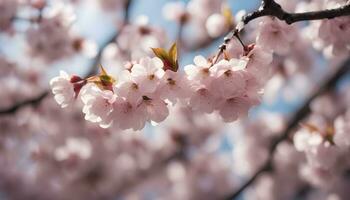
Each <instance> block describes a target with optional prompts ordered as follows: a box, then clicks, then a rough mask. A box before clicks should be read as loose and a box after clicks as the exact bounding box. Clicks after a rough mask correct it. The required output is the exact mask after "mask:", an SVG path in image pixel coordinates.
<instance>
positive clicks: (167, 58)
mask: <svg viewBox="0 0 350 200" xmlns="http://www.w3.org/2000/svg"><path fill="white" fill-rule="evenodd" d="M152 51H153V53H154V54H155V55H156V56H157V57H158V58H160V59H161V60H162V61H163V63H164V70H172V71H174V72H176V71H177V70H178V69H179V64H178V59H177V45H176V43H174V44H173V45H172V46H171V47H170V49H169V51H166V50H165V49H163V48H152Z"/></svg>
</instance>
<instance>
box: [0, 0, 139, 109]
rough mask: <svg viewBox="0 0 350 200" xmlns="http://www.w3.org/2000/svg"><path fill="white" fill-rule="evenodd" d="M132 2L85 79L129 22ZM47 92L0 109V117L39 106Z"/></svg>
mask: <svg viewBox="0 0 350 200" xmlns="http://www.w3.org/2000/svg"><path fill="white" fill-rule="evenodd" d="M131 3H132V0H127V1H126V2H125V7H124V10H125V11H124V20H123V23H122V25H121V27H120V28H119V30H118V31H117V32H116V33H115V34H113V35H112V36H111V37H110V38H109V39H108V40H107V41H106V42H104V43H103V44H102V45H101V46H100V49H99V51H98V52H97V55H96V56H95V58H94V59H93V61H92V63H91V65H90V67H89V69H90V70H89V71H88V72H87V74H86V77H89V76H91V75H93V74H95V73H96V71H97V69H98V66H99V64H100V62H101V57H102V53H103V50H104V49H105V47H107V45H109V44H110V43H112V42H114V41H115V40H116V38H118V35H119V34H120V33H121V31H122V30H123V28H124V27H125V25H126V24H128V23H129V20H130V6H131ZM49 94H50V93H49V91H48V90H47V91H43V92H42V93H40V94H39V95H38V96H36V97H33V98H30V99H28V100H25V101H22V102H19V103H16V104H15V105H13V106H11V107H9V108H5V109H1V110H0V115H7V114H13V113H15V112H16V111H17V110H19V109H21V108H22V107H25V106H30V105H33V106H36V105H38V104H40V102H41V101H42V100H44V99H45V97H47V96H48V95H49Z"/></svg>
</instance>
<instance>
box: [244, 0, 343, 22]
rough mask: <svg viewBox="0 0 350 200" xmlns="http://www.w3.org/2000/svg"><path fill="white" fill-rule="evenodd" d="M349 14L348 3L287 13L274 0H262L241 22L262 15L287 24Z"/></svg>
mask: <svg viewBox="0 0 350 200" xmlns="http://www.w3.org/2000/svg"><path fill="white" fill-rule="evenodd" d="M348 15H350V4H346V5H343V6H341V7H339V8H334V9H327V10H321V11H313V12H304V13H288V12H286V11H285V10H283V8H282V7H281V6H280V5H279V4H278V3H276V2H275V1H274V0H264V1H262V4H261V6H260V8H259V10H257V11H255V12H252V13H250V14H248V15H246V16H245V17H244V18H243V23H244V24H247V23H249V22H250V21H252V20H254V19H256V18H259V17H262V16H273V17H277V18H278V19H280V20H282V21H285V22H286V23H287V24H293V23H295V22H299V21H305V20H308V21H310V20H320V19H332V18H335V17H340V16H348Z"/></svg>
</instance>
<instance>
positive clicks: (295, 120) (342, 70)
mask: <svg viewBox="0 0 350 200" xmlns="http://www.w3.org/2000/svg"><path fill="white" fill-rule="evenodd" d="M349 71H350V59H348V60H347V61H346V62H344V63H343V64H342V65H341V66H340V67H339V69H338V70H337V71H336V72H335V73H334V74H333V75H332V76H331V77H330V78H329V79H328V80H327V81H325V82H324V83H323V84H322V85H320V86H319V88H318V90H316V91H315V92H314V93H313V94H312V95H311V96H310V97H309V98H308V99H306V100H305V102H304V103H303V105H302V106H301V107H300V108H299V109H298V110H297V111H296V113H295V114H294V115H293V117H292V118H291V119H290V120H289V123H288V125H287V127H286V128H285V130H284V131H283V133H282V134H281V135H280V136H279V137H278V138H276V139H275V140H274V141H273V143H272V145H271V146H270V149H269V157H268V159H267V161H266V162H265V164H264V165H263V166H261V167H260V168H259V169H258V170H257V171H256V173H255V174H254V175H253V176H252V177H251V178H250V179H248V180H247V182H246V183H244V184H243V185H242V186H241V187H240V188H238V189H237V190H236V191H235V192H234V193H232V194H230V195H228V196H227V197H226V198H225V199H227V200H229V199H236V198H238V197H239V196H240V195H241V193H242V192H243V191H244V190H245V189H246V188H248V187H249V186H251V185H252V184H253V183H254V182H255V181H256V179H257V178H259V176H260V175H261V174H262V173H264V172H268V171H270V170H273V165H272V161H273V160H272V159H273V156H274V153H275V151H276V148H277V146H278V145H279V144H280V143H281V142H283V141H285V140H286V139H288V137H289V136H290V134H291V132H292V131H293V130H294V129H295V128H297V126H298V125H299V124H300V122H301V121H302V120H303V119H305V118H306V117H307V116H308V114H309V113H310V103H311V102H312V101H313V100H315V99H316V98H317V97H319V96H320V95H322V94H324V93H325V92H327V91H329V90H333V89H334V88H335V87H336V84H337V83H338V82H339V80H340V79H341V78H343V77H344V76H345V75H346V74H348V72H349Z"/></svg>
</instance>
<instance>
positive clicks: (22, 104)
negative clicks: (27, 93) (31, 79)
mask: <svg viewBox="0 0 350 200" xmlns="http://www.w3.org/2000/svg"><path fill="white" fill-rule="evenodd" d="M48 94H49V92H48V91H44V92H43V93H41V94H40V95H39V96H37V97H34V98H31V99H27V100H25V101H22V102H19V103H16V104H15V105H13V106H11V107H9V108H4V109H1V110H0V116H2V115H7V114H12V113H15V112H16V111H17V110H19V109H20V108H22V107H25V106H28V105H32V106H38V105H39V104H40V102H41V101H42V100H43V99H45V97H47V96H48Z"/></svg>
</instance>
